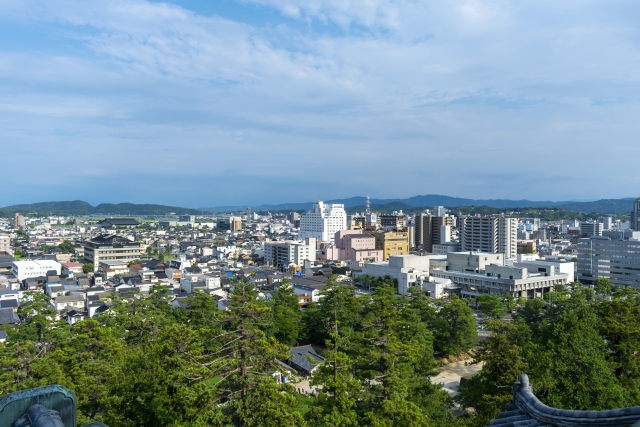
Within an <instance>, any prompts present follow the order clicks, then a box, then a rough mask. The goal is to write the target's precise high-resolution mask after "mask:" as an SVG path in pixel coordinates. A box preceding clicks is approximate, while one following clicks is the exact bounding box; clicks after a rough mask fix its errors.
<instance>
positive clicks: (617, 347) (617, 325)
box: [596, 299, 640, 405]
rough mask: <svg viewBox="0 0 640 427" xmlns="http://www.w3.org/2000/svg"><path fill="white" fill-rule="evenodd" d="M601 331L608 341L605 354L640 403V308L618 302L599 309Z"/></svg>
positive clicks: (601, 305)
mask: <svg viewBox="0 0 640 427" xmlns="http://www.w3.org/2000/svg"><path fill="white" fill-rule="evenodd" d="M596 313H597V315H598V317H599V319H600V322H599V331H600V335H601V336H602V338H604V340H605V342H606V346H607V349H608V351H607V352H606V353H605V355H606V356H607V359H608V360H609V364H610V366H611V367H612V368H613V370H614V373H615V375H616V377H617V378H618V380H619V381H620V384H621V385H622V386H623V387H624V388H625V389H626V390H627V391H628V392H629V393H630V394H631V396H632V397H633V399H634V403H633V404H634V405H638V404H640V384H639V381H640V360H639V359H638V354H640V307H638V306H637V305H634V304H633V303H632V302H630V301H628V300H621V299H615V300H613V301H607V302H603V303H601V304H598V306H597V307H596Z"/></svg>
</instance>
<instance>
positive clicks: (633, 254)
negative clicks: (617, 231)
mask: <svg viewBox="0 0 640 427" xmlns="http://www.w3.org/2000/svg"><path fill="white" fill-rule="evenodd" d="M632 235H633V236H634V237H633V238H628V239H626V240H613V239H611V238H609V237H591V238H584V239H578V280H579V281H580V282H582V283H584V284H593V282H594V281H595V280H596V279H599V278H604V279H609V280H610V281H611V283H612V284H614V285H616V286H623V287H624V286H630V287H633V288H640V239H638V238H637V237H640V233H638V232H635V233H632ZM636 236H637V237H636Z"/></svg>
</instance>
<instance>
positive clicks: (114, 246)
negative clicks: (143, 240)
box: [83, 234, 142, 271]
mask: <svg viewBox="0 0 640 427" xmlns="http://www.w3.org/2000/svg"><path fill="white" fill-rule="evenodd" d="M83 247H84V259H85V261H87V262H90V263H92V264H93V268H94V271H98V268H99V266H100V262H101V261H114V260H118V261H124V262H125V263H128V262H129V261H133V260H136V259H139V258H140V256H141V255H142V247H141V245H140V242H134V241H131V240H129V239H126V238H124V237H122V236H117V235H114V234H105V235H101V236H97V237H94V238H93V239H91V240H87V241H85V242H83Z"/></svg>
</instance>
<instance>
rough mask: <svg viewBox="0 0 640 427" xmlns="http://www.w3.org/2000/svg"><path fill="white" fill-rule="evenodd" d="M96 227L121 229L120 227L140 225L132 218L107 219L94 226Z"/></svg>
mask: <svg viewBox="0 0 640 427" xmlns="http://www.w3.org/2000/svg"><path fill="white" fill-rule="evenodd" d="M96 225H97V226H98V227H122V226H136V225H140V223H139V222H138V221H136V220H135V219H133V218H107V219H105V220H103V221H100V222H98V223H97V224H96Z"/></svg>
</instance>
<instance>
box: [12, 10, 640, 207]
mask: <svg viewBox="0 0 640 427" xmlns="http://www.w3.org/2000/svg"><path fill="white" fill-rule="evenodd" d="M0 5H1V6H2V9H3V14H2V17H0V22H1V23H2V25H0V27H2V30H0V31H1V32H2V34H3V35H4V37H2V38H1V41H0V55H1V57H2V60H0V77H1V79H0V91H1V93H2V95H3V101H2V102H0V111H1V112H2V115H1V118H0V124H1V126H0V140H2V141H3V142H4V144H6V145H5V146H7V147H8V148H10V150H11V160H12V161H10V162H5V164H4V166H5V168H4V172H5V174H6V175H7V176H12V177H16V180H17V182H19V183H20V185H16V186H11V187H9V188H7V189H6V191H5V192H4V194H3V200H2V204H3V205H11V204H15V203H26V202H36V201H48V200H73V199H81V200H88V201H90V202H104V201H112V202H127V201H131V202H134V203H161V204H166V205H173V206H195V205H196V204H200V203H201V201H202V203H205V202H206V205H212V206H216V205H235V204H247V203H250V204H252V205H259V204H262V203H282V202H289V201H296V200H300V201H308V200H310V199H315V198H320V199H330V198H342V197H351V196H353V195H355V194H371V195H374V196H375V197H379V198H393V197H399V198H402V197H409V196H412V195H415V194H425V193H437V194H450V195H455V196H458V197H467V198H483V199H488V198H508V199H522V198H527V199H531V200H597V199H600V198H620V197H633V195H634V192H635V191H634V188H637V186H638V184H640V173H639V172H637V168H635V167H634V166H635V164H634V161H633V160H634V159H636V158H638V155H640V146H638V144H637V143H636V142H635V137H636V135H637V134H638V131H639V130H640V129H639V124H638V123H637V120H635V117H636V116H637V113H638V110H639V107H640V104H639V95H640V90H639V89H640V88H639V85H638V75H637V72H636V71H635V70H637V69H638V62H639V60H640V56H639V55H638V42H639V41H640V39H639V37H638V32H637V29H636V28H635V26H634V25H635V23H634V19H633V16H637V15H638V12H640V10H639V9H640V5H637V4H635V3H632V2H618V3H615V4H612V3H610V2H604V1H590V2H581V3H580V4H579V5H578V4H577V3H573V2H564V3H558V4H555V3H554V4H553V7H550V5H549V4H546V3H540V2H518V3H517V4H509V3H503V2H496V1H463V2H458V3H455V4H454V3H451V2H444V1H433V2H428V3H420V4H418V3H415V2H411V1H403V0H398V1H394V2H382V1H352V2H339V1H331V0H323V1H320V0H319V1H316V2H306V1H302V0H243V1H232V0H224V1H220V2H215V3H213V2H207V3H205V2H197V1H188V0H185V1H172V2H165V3H163V2H156V1H145V0H134V1H121V0H118V1H111V2H91V3H87V2H79V1H73V0H54V1H51V2H47V3H41V2H32V1H24V2H10V1H0ZM394 155H395V156H394ZM53 160H55V162H53ZM613 165H615V170H616V171H621V172H620V173H617V174H612V173H610V169H611V167H612V166H613ZM605 166H607V167H605ZM400 183H402V185H401V186H399V184H400ZM25 194H28V198H27V199H28V200H25ZM309 194H313V195H317V196H315V197H311V198H310V197H308V196H306V195H309ZM294 196H295V197H294Z"/></svg>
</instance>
